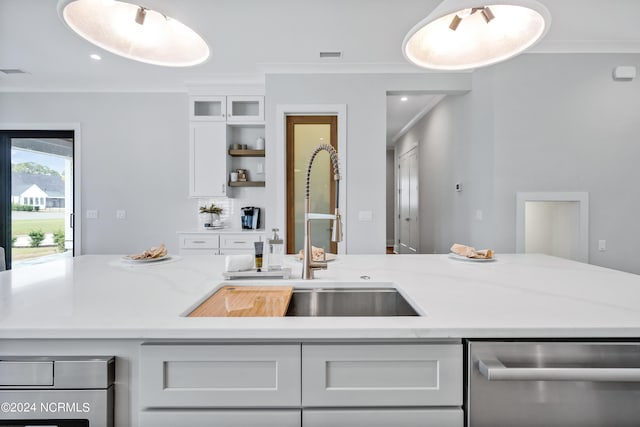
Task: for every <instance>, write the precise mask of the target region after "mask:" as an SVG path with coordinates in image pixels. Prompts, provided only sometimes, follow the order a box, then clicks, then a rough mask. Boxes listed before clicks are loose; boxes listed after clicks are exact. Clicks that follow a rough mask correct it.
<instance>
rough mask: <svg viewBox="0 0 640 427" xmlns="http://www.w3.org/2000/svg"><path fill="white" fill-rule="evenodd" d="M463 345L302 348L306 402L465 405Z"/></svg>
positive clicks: (373, 404) (303, 393)
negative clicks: (463, 396)
mask: <svg viewBox="0 0 640 427" xmlns="http://www.w3.org/2000/svg"><path fill="white" fill-rule="evenodd" d="M462 369H463V368H462V345H461V344H400V345H398V344H394V345H386V344H379V345H364V344H363V345H320V344H318V345H314V344H306V345H303V347H302V384H303V385H302V404H303V406H335V407H343V406H461V405H462V388H463V385H462Z"/></svg>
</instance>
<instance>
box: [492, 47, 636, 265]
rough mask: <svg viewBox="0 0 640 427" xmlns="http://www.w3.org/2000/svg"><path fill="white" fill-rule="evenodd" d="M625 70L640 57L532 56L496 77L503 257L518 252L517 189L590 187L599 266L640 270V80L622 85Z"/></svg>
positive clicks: (593, 257) (593, 254) (593, 255)
mask: <svg viewBox="0 0 640 427" xmlns="http://www.w3.org/2000/svg"><path fill="white" fill-rule="evenodd" d="M618 65H636V66H638V65H640V55H638V54H619V55H613V54H600V55H585V54H576V55H526V56H522V57H518V58H516V60H514V61H509V62H506V63H504V64H502V65H500V66H499V67H496V68H495V70H494V71H493V88H494V90H493V97H494V99H493V105H494V111H495V123H496V126H495V195H496V198H495V209H496V224H500V225H501V226H500V227H496V230H495V231H496V232H495V237H496V240H495V243H496V247H498V248H500V250H501V251H513V250H514V247H515V246H514V242H515V239H514V233H515V231H514V230H515V226H514V218H515V215H514V212H515V202H514V200H515V199H514V197H515V196H514V195H515V192H516V191H586V192H588V193H589V207H590V212H589V222H590V225H589V239H590V242H589V248H590V249H589V261H590V262H591V263H593V264H597V265H602V266H607V267H612V268H618V269H621V270H625V271H631V272H635V273H640V263H638V260H637V256H636V254H635V252H636V246H637V245H636V240H637V239H638V237H640V223H639V222H638V220H637V218H638V212H640V196H639V194H640V193H638V191H637V189H636V188H635V184H636V183H637V182H640V168H638V167H637V163H638V159H640V144H638V135H639V134H640V121H639V120H638V111H640V81H638V80H637V79H636V80H634V81H630V82H616V81H613V80H612V78H611V72H612V70H613V68H614V67H615V66H618ZM598 240H606V241H607V251H606V252H599V251H598V250H597V247H598V245H597V241H598Z"/></svg>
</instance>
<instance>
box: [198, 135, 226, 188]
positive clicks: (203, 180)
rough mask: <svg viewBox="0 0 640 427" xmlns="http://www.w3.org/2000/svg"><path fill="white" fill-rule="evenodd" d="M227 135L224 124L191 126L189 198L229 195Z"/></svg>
mask: <svg viewBox="0 0 640 427" xmlns="http://www.w3.org/2000/svg"><path fill="white" fill-rule="evenodd" d="M226 132H227V130H226V125H225V124H224V123H215V122H196V123H191V124H190V141H189V196H191V197H222V196H227V154H226V147H227V133H226Z"/></svg>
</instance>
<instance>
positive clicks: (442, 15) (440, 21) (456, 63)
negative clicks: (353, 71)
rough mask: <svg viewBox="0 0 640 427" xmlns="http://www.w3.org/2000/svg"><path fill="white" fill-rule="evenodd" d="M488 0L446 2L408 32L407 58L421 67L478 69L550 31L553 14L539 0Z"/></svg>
mask: <svg viewBox="0 0 640 427" xmlns="http://www.w3.org/2000/svg"><path fill="white" fill-rule="evenodd" d="M488 1H489V3H481V2H480V1H478V0H444V1H443V2H442V3H441V4H440V5H439V6H438V7H436V8H435V9H434V10H433V12H431V13H430V14H429V16H427V17H426V18H425V19H423V20H422V21H420V22H419V23H418V24H417V25H416V26H414V27H413V28H412V29H411V30H410V31H409V33H408V34H407V35H406V37H405V38H404V41H403V42H402V52H403V54H404V56H405V58H406V59H407V60H409V61H410V62H413V63H414V64H416V65H419V66H420V67H424V68H432V69H440V70H465V69H472V68H478V67H483V66H486V65H490V64H494V63H496V62H500V61H504V60H505V59H508V58H511V57H513V56H515V55H517V54H519V53H522V52H523V51H525V50H526V49H528V48H530V47H531V46H533V45H534V44H535V43H537V42H538V41H539V40H540V39H541V38H542V37H544V35H545V34H546V33H547V31H548V30H549V26H550V24H551V15H550V13H549V11H548V10H547V8H546V7H544V6H543V5H542V4H540V3H538V2H537V1H534V0H503V1H501V0H488ZM492 1H493V2H494V3H493V4H491V2H492Z"/></svg>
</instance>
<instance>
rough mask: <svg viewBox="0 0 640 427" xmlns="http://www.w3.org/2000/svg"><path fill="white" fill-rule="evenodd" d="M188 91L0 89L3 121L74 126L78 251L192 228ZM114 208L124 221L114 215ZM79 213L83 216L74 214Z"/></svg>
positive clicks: (165, 238) (124, 248)
mask: <svg viewBox="0 0 640 427" xmlns="http://www.w3.org/2000/svg"><path fill="white" fill-rule="evenodd" d="M187 105H188V104H187V95H186V94H178V93H164V94H134V93H2V94H0V122H2V123H37V124H47V123H80V126H81V138H82V140H81V156H82V158H81V159H80V161H81V172H82V195H81V197H82V207H83V209H84V210H86V209H97V210H99V212H100V216H99V218H98V219H82V228H83V230H82V249H83V252H84V253H93V254H96V253H118V254H120V253H133V252H135V251H140V250H143V249H146V248H147V247H149V246H152V245H157V244H159V243H161V242H164V243H166V244H167V246H168V248H169V251H170V252H172V253H176V252H177V250H178V247H177V246H178V245H177V241H178V239H177V236H176V231H177V230H180V229H193V228H194V226H195V224H196V214H195V212H196V201H195V200H192V199H188V198H187V191H188V174H187V173H188V162H187V159H188V157H187V151H188V144H187V138H188V109H187ZM117 209H125V210H126V212H127V218H126V219H125V220H116V218H115V212H116V210H117ZM81 215H83V213H81Z"/></svg>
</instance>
